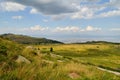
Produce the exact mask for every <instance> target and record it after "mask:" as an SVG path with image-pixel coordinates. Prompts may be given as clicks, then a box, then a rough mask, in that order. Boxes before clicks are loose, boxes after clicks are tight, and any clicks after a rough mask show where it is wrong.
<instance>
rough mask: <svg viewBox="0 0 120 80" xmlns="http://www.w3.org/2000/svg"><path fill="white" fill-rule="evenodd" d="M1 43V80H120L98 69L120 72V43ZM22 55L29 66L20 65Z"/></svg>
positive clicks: (119, 77) (6, 41) (119, 76)
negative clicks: (19, 58)
mask: <svg viewBox="0 0 120 80" xmlns="http://www.w3.org/2000/svg"><path fill="white" fill-rule="evenodd" d="M0 41H1V43H0V46H2V47H0V48H1V49H0V51H1V53H0V80H120V75H116V74H113V73H109V72H107V71H102V70H99V69H98V68H97V67H101V68H104V69H107V70H111V71H116V72H120V44H112V43H92V44H88V43H85V44H47V45H21V44H17V43H14V42H11V41H8V40H4V41H3V40H2V39H0ZM3 46H4V48H3ZM51 47H52V48H53V51H50V48H51ZM4 53H7V55H5V54H4ZM19 55H21V56H23V57H25V58H26V59H27V60H29V62H30V63H27V62H25V61H19V62H17V59H18V56H19Z"/></svg>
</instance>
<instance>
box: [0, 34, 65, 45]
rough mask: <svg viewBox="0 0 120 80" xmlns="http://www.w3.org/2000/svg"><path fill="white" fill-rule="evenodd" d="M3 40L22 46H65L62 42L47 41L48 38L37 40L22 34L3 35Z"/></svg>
mask: <svg viewBox="0 0 120 80" xmlns="http://www.w3.org/2000/svg"><path fill="white" fill-rule="evenodd" d="M0 37H1V38H4V39H8V40H11V41H14V42H17V43H21V44H63V43H62V42H60V41H57V40H52V39H47V38H37V37H31V36H27V35H20V34H12V33H7V34H1V35H0Z"/></svg>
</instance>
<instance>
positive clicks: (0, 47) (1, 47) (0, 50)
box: [0, 44, 7, 55]
mask: <svg viewBox="0 0 120 80" xmlns="http://www.w3.org/2000/svg"><path fill="white" fill-rule="evenodd" d="M0 54H3V55H7V47H6V46H4V45H2V44H0Z"/></svg>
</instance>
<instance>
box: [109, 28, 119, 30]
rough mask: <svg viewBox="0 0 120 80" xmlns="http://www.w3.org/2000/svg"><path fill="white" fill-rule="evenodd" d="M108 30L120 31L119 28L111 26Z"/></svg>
mask: <svg viewBox="0 0 120 80" xmlns="http://www.w3.org/2000/svg"><path fill="white" fill-rule="evenodd" d="M110 31H120V28H112V29H110Z"/></svg>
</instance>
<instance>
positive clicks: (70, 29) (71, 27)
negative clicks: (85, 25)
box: [54, 26, 79, 32]
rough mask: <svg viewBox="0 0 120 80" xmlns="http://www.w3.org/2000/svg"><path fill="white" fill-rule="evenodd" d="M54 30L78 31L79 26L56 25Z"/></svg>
mask: <svg viewBox="0 0 120 80" xmlns="http://www.w3.org/2000/svg"><path fill="white" fill-rule="evenodd" d="M54 31H55V32H66V31H67V32H78V31H79V27H76V26H67V27H56V29H55V30H54Z"/></svg>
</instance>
